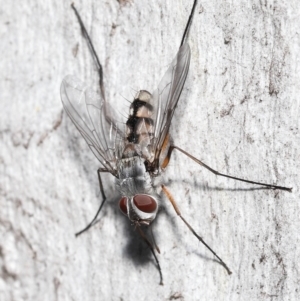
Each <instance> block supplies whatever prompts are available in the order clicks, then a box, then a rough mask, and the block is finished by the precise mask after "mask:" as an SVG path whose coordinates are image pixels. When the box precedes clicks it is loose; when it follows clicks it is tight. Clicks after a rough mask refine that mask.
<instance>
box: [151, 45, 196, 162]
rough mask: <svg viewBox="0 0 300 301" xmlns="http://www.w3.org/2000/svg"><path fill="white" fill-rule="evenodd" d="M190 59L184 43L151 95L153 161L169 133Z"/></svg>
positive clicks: (188, 48)
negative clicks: (152, 108) (152, 109)
mask: <svg viewBox="0 0 300 301" xmlns="http://www.w3.org/2000/svg"><path fill="white" fill-rule="evenodd" d="M190 58H191V50H190V46H189V45H188V44H187V43H185V44H183V45H182V46H181V47H180V48H179V50H178V53H177V55H176V57H175V58H174V60H173V61H172V63H171V65H170V67H169V68H168V70H167V72H166V73H165V75H164V77H163V78H162V80H161V82H160V84H159V86H158V89H157V90H156V91H155V92H154V93H153V106H154V108H155V110H154V112H153V120H154V136H153V143H152V149H153V150H154V151H155V159H158V158H159V155H160V152H161V149H162V145H163V143H164V141H165V138H166V136H167V135H168V133H169V129H170V125H171V121H172V118H173V115H174V111H175V108H176V106H177V103H178V100H179V97H180V94H181V91H182V88H183V86H184V83H185V80H186V77H187V74H188V71H189V66H190Z"/></svg>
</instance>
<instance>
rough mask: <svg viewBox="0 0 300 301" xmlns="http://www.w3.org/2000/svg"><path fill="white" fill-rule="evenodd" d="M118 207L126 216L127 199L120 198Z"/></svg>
mask: <svg viewBox="0 0 300 301" xmlns="http://www.w3.org/2000/svg"><path fill="white" fill-rule="evenodd" d="M119 207H120V209H121V211H122V212H123V213H124V214H125V215H127V198H126V197H122V198H121V200H120V202H119Z"/></svg>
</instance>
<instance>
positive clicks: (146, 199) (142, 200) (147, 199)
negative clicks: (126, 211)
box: [133, 194, 157, 213]
mask: <svg viewBox="0 0 300 301" xmlns="http://www.w3.org/2000/svg"><path fill="white" fill-rule="evenodd" d="M133 202H134V205H135V206H136V207H137V208H138V209H139V210H141V211H143V212H145V213H152V212H154V211H155V210H156V208H157V202H156V201H155V200H154V199H153V198H152V197H151V196H149V195H145V194H138V195H136V196H134V197H133Z"/></svg>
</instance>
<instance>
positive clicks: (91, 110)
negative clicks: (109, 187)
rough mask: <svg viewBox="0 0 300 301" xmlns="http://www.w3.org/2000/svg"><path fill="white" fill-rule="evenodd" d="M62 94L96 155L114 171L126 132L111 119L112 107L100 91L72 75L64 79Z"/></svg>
mask: <svg viewBox="0 0 300 301" xmlns="http://www.w3.org/2000/svg"><path fill="white" fill-rule="evenodd" d="M60 93H61V99H62V103H63V106H64V109H65V111H66V112H67V114H68V116H69V117H70V118H71V120H72V121H73V123H74V124H75V126H76V128H77V129H78V131H79V132H80V134H81V135H82V136H83V138H84V139H85V141H86V142H87V144H88V146H89V147H90V149H91V150H92V152H93V153H94V155H95V156H96V157H97V159H98V160H99V161H100V163H101V164H102V165H103V166H104V167H105V168H106V169H107V170H108V171H109V172H111V173H112V174H115V170H116V165H115V162H116V159H117V158H118V156H119V150H120V149H121V144H122V143H123V141H124V132H123V131H121V130H120V128H119V127H118V124H117V123H116V122H114V120H113V119H112V117H111V116H113V115H112V114H113V110H112V108H111V107H110V106H109V105H108V103H107V102H106V101H105V100H103V99H101V97H100V95H99V94H97V93H95V92H93V91H92V90H91V89H89V88H88V87H87V86H86V85H85V84H84V83H83V82H81V81H80V80H79V79H77V78H76V77H74V76H71V75H69V76H67V77H66V78H65V79H64V80H63V82H62V84H61V89H60Z"/></svg>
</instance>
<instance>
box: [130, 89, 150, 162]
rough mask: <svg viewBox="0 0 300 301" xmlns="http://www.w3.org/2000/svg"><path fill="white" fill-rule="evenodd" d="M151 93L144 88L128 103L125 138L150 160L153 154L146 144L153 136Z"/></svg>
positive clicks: (140, 154) (138, 152) (141, 154)
mask: <svg viewBox="0 0 300 301" xmlns="http://www.w3.org/2000/svg"><path fill="white" fill-rule="evenodd" d="M151 98H152V95H151V94H150V93H149V92H148V91H145V90H141V91H139V92H138V93H137V95H136V96H135V98H134V101H133V102H132V103H131V105H130V112H129V118H128V120H127V122H126V136H127V137H126V138H127V141H128V143H131V144H133V145H134V147H135V151H136V152H137V154H138V155H139V156H142V157H143V158H145V159H147V160H150V161H151V160H152V156H153V154H152V153H151V152H149V149H148V146H149V145H150V142H151V139H152V138H153V132H154V129H153V119H152V113H153V106H152V105H151V104H150V100H151Z"/></svg>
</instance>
